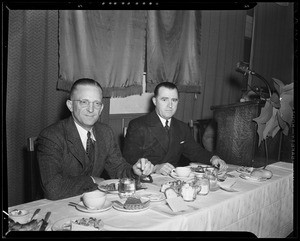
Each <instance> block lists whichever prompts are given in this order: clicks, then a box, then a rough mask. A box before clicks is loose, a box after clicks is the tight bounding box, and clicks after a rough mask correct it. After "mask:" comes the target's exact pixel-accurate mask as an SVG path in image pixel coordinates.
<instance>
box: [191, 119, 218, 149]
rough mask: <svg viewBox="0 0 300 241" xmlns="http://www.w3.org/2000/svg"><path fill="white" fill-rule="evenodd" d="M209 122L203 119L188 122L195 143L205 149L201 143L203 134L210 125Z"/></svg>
mask: <svg viewBox="0 0 300 241" xmlns="http://www.w3.org/2000/svg"><path fill="white" fill-rule="evenodd" d="M211 121H212V119H203V120H195V121H193V120H190V121H189V123H188V124H189V127H190V130H191V133H192V135H193V137H194V139H195V141H196V142H198V143H199V144H200V145H201V146H202V147H205V146H204V143H203V135H204V132H205V130H206V128H207V127H208V126H209V124H210V123H211Z"/></svg>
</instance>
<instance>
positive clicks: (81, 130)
mask: <svg viewBox="0 0 300 241" xmlns="http://www.w3.org/2000/svg"><path fill="white" fill-rule="evenodd" d="M74 122H75V125H76V128H77V130H78V133H79V136H80V139H81V141H82V143H83V145H84V146H85V145H86V140H87V133H88V132H87V130H85V129H84V128H83V127H82V126H80V125H79V124H77V123H76V121H74ZM90 132H91V138H92V140H93V141H96V138H95V136H94V133H93V128H92V129H91V130H90Z"/></svg>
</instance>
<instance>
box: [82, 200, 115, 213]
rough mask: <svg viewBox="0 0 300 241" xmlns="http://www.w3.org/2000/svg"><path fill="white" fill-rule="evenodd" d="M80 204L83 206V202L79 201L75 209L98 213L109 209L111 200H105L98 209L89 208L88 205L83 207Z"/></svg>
mask: <svg viewBox="0 0 300 241" xmlns="http://www.w3.org/2000/svg"><path fill="white" fill-rule="evenodd" d="M79 205H80V206H79ZM82 206H84V204H83V202H79V203H78V205H77V206H76V209H77V210H78V211H81V212H85V213H100V212H104V211H106V210H109V209H110V208H111V207H112V203H111V201H108V200H106V201H105V203H104V205H103V207H102V208H100V209H90V208H88V207H87V208H83V207H82Z"/></svg>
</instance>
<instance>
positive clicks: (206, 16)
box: [175, 10, 247, 123]
mask: <svg viewBox="0 0 300 241" xmlns="http://www.w3.org/2000/svg"><path fill="white" fill-rule="evenodd" d="M201 12H202V14H201V15H202V16H201V49H200V50H201V51H200V52H201V55H200V64H201V66H200V67H201V76H202V86H201V93H200V94H192V93H180V100H179V104H178V109H177V112H176V114H175V116H176V117H177V118H179V119H180V120H182V121H184V122H186V123H187V122H188V121H189V120H191V119H192V120H198V119H210V118H212V117H213V111H212V110H211V109H210V108H211V106H213V105H227V104H231V103H236V102H238V101H239V99H240V97H241V94H242V86H243V76H242V75H241V74H239V73H237V72H236V71H235V67H236V63H237V62H238V61H240V60H243V59H244V41H245V26H246V14H247V11H246V10H205V11H201Z"/></svg>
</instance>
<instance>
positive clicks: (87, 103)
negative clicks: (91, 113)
mask: <svg viewBox="0 0 300 241" xmlns="http://www.w3.org/2000/svg"><path fill="white" fill-rule="evenodd" d="M71 101H79V105H80V106H81V107H84V108H85V107H89V106H90V103H92V104H93V106H94V108H96V109H100V108H101V106H102V103H101V102H100V101H99V100H95V101H93V102H92V101H89V100H87V99H82V100H71Z"/></svg>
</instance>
